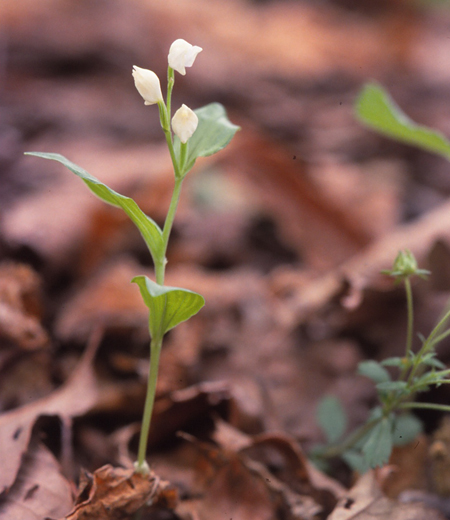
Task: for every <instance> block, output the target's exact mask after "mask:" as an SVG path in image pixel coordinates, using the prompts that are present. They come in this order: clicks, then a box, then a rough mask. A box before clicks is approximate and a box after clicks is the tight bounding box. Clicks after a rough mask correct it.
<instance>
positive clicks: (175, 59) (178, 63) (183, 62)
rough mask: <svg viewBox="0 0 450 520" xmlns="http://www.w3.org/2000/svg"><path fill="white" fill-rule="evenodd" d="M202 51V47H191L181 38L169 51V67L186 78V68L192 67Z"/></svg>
mask: <svg viewBox="0 0 450 520" xmlns="http://www.w3.org/2000/svg"><path fill="white" fill-rule="evenodd" d="M202 50H203V49H202V48H201V47H198V46H197V45H191V44H190V43H188V42H187V41H186V40H183V39H181V38H180V39H178V40H175V41H174V42H173V43H172V45H171V46H170V49H169V67H171V68H172V69H174V70H176V71H177V72H179V73H180V74H181V75H182V76H184V75H185V74H186V69H185V67H192V65H193V64H194V61H195V58H196V57H197V54H198V53H199V52H201V51H202Z"/></svg>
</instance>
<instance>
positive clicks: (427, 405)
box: [399, 403, 450, 412]
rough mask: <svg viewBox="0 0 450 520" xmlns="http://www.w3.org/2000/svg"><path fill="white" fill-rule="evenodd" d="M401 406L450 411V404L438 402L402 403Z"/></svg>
mask: <svg viewBox="0 0 450 520" xmlns="http://www.w3.org/2000/svg"><path fill="white" fill-rule="evenodd" d="M399 408H423V409H428V410H439V411H441V412H450V406H449V405H447V404H436V403H402V404H400V405H399Z"/></svg>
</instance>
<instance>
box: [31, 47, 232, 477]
mask: <svg viewBox="0 0 450 520" xmlns="http://www.w3.org/2000/svg"><path fill="white" fill-rule="evenodd" d="M201 50H202V49H201V48H200V47H197V46H194V45H191V44H189V43H188V42H186V41H185V40H182V39H178V40H175V41H174V42H173V43H172V45H171V47H170V51H169V55H168V71H167V95H166V100H165V101H164V98H163V95H162V92H161V85H160V81H159V78H158V76H157V75H156V74H155V73H154V72H153V71H151V70H148V69H141V68H139V67H136V66H135V67H133V73H132V74H133V77H134V81H135V86H136V88H137V90H138V92H139V93H140V94H141V96H142V97H143V98H144V104H145V105H154V104H156V105H158V109H159V118H160V122H161V127H162V130H163V132H164V135H165V138H166V142H167V146H168V149H169V153H170V157H171V159H172V165H173V169H174V189H173V193H172V199H171V202H170V205H169V209H168V212H167V216H166V219H165V222H164V226H163V228H162V229H161V228H160V227H159V226H158V224H157V223H156V222H155V221H154V220H152V219H151V218H150V217H149V216H147V215H146V214H145V213H144V212H143V211H142V210H141V209H140V208H139V206H138V205H137V204H136V202H135V201H134V200H133V199H131V198H129V197H125V196H124V195H121V194H120V193H117V192H116V191H114V190H112V189H111V188H109V187H108V186H106V184H104V183H102V182H101V181H99V180H98V179H96V178H95V177H93V176H92V175H90V174H89V173H88V172H87V171H85V170H83V169H82V168H80V167H79V166H77V165H76V164H74V163H72V162H71V161H69V160H67V159H66V158H65V157H63V156H62V155H59V154H54V153H41V152H28V153H27V154H26V155H34V156H37V157H42V158H44V159H50V160H54V161H58V162H60V163H61V164H63V165H64V166H66V167H67V168H68V169H69V170H70V171H72V172H73V173H74V174H75V175H77V176H78V177H80V178H81V179H82V180H83V181H84V182H85V184H86V185H87V187H88V188H89V189H90V190H91V191H92V192H93V193H94V194H95V195H97V197H99V198H100V199H102V200H103V201H104V202H107V203H108V204H111V205H113V206H116V207H118V208H122V209H123V211H125V213H126V214H127V215H128V216H129V217H130V219H131V220H132V221H133V223H134V224H135V225H136V227H137V228H138V229H139V231H140V233H141V235H142V237H143V239H144V241H145V243H146V245H147V247H148V249H149V252H150V255H151V257H152V260H153V264H154V268H155V281H153V280H151V279H150V278H148V277H147V276H136V277H135V278H133V280H132V282H134V283H136V284H137V285H138V286H139V289H140V292H141V295H142V298H143V300H144V302H145V304H146V306H147V307H148V308H149V311H150V312H149V332H150V337H151V341H150V365H149V375H148V386H147V395H146V401H145V406H144V414H143V418H142V426H141V434H140V440H139V449H138V459H137V461H136V463H135V468H136V471H138V472H140V473H144V474H146V473H148V471H149V467H148V464H147V462H146V460H145V458H146V451H147V442H148V434H149V430H150V422H151V416H152V411H153V404H154V401H155V392H156V383H157V378H158V368H159V357H160V353H161V348H162V342H163V337H164V335H165V333H166V332H168V331H169V330H170V329H172V328H174V327H175V326H176V325H178V324H179V323H181V322H183V321H186V320H188V319H189V318H190V317H192V316H193V315H194V314H196V313H197V312H198V311H199V310H200V309H201V308H202V307H203V305H204V303H205V301H204V299H203V297H202V296H201V295H199V294H197V293H195V292H192V291H189V290H187V289H182V288H179V287H169V286H166V285H164V277H165V269H166V263H167V260H166V251H167V245H168V242H169V236H170V232H171V229H172V224H173V221H174V218H175V213H176V210H177V206H178V201H179V198H180V193H181V187H182V184H183V181H184V179H185V177H186V174H187V173H188V172H189V171H190V170H191V168H192V167H193V166H194V163H195V161H196V159H197V158H198V157H206V156H209V155H212V154H214V153H216V152H218V151H219V150H221V149H223V148H224V147H225V146H226V145H227V144H228V143H229V142H230V140H231V139H232V137H233V136H234V134H235V133H236V131H237V130H239V127H238V126H236V125H233V124H232V123H231V122H230V121H229V120H228V118H227V116H226V112H225V109H224V107H223V106H222V105H220V104H219V103H212V104H209V105H207V106H204V107H203V108H200V109H198V110H196V111H195V112H194V111H193V110H191V109H190V108H189V107H187V106H186V105H182V106H181V108H179V109H178V110H177V111H176V112H175V114H174V116H173V117H172V115H171V99H172V90H173V87H174V83H175V71H177V72H178V73H180V74H181V75H183V76H184V75H185V74H186V67H191V66H192V65H193V63H194V61H195V59H196V57H197V55H198V53H199V52H200V51H201Z"/></svg>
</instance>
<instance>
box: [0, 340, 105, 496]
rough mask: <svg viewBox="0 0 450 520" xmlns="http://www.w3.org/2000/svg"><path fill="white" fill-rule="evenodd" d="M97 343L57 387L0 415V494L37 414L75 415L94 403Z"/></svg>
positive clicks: (12, 473)
mask: <svg viewBox="0 0 450 520" xmlns="http://www.w3.org/2000/svg"><path fill="white" fill-rule="evenodd" d="M97 344H98V343H97V342H96V341H92V342H91V344H90V345H89V348H88V349H87V351H86V353H85V354H84V356H83V358H82V360H81V361H80V363H79V365H78V366H77V368H76V370H75V372H74V373H73V375H72V377H71V378H70V379H69V380H68V381H67V382H66V383H65V384H64V385H63V386H62V387H61V388H59V389H57V390H55V391H54V392H53V393H52V394H50V395H49V396H47V397H45V398H43V399H39V400H37V401H34V402H33V403H31V404H29V405H27V406H22V407H21V408H17V409H15V410H11V411H9V412H6V413H4V414H3V415H1V416H0V468H1V472H0V495H2V494H3V493H4V492H5V491H7V490H8V489H9V488H10V487H11V486H12V484H13V482H14V481H15V479H16V476H17V473H18V471H19V468H20V466H21V460H22V456H23V454H24V453H25V452H26V451H27V448H28V444H29V442H30V437H31V432H32V429H33V426H34V424H35V423H36V421H37V419H38V418H39V417H40V416H43V415H46V416H53V415H56V416H59V417H62V418H71V417H77V416H80V415H83V414H84V413H86V412H87V411H88V410H89V409H91V408H92V407H93V406H94V404H95V403H96V401H97V397H98V393H99V392H98V388H97V382H96V377H95V374H94V370H93V367H92V360H93V356H94V354H95V351H96V348H97Z"/></svg>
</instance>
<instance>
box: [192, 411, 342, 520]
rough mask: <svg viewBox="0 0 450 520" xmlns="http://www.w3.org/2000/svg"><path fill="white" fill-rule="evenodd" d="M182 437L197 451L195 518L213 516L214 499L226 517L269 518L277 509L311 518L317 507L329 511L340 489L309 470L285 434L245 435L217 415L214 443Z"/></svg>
mask: <svg viewBox="0 0 450 520" xmlns="http://www.w3.org/2000/svg"><path fill="white" fill-rule="evenodd" d="M183 437H184V438H186V439H187V440H189V441H190V442H193V443H194V445H195V446H196V447H197V448H198V449H199V450H200V452H201V453H202V454H203V458H202V457H201V458H200V459H199V461H198V462H197V472H198V479H199V482H200V481H201V482H203V486H204V488H205V491H204V495H205V498H204V499H203V500H201V501H199V502H198V504H197V508H198V517H199V518H200V519H203V518H207V517H208V516H209V517H213V516H214V515H215V514H216V513H217V510H218V509H217V507H218V506H217V504H220V506H219V507H220V510H221V511H224V512H225V516H226V515H228V516H229V517H230V518H231V517H232V518H240V519H243V520H246V519H247V518H275V517H276V516H277V514H279V513H280V511H283V514H284V515H285V517H286V518H288V519H292V520H294V519H302V520H305V519H312V518H316V516H315V515H316V514H317V513H318V512H319V511H322V512H323V511H331V509H332V508H333V507H334V505H335V504H336V500H337V498H338V497H340V496H342V495H343V494H344V489H343V488H342V487H341V486H340V485H339V484H338V483H337V482H334V481H332V480H331V479H329V478H328V477H326V476H325V475H323V476H322V475H321V474H320V472H318V471H317V470H313V469H312V467H311V466H310V464H309V463H308V462H307V460H306V458H305V457H304V455H303V453H302V452H301V449H300V447H299V446H298V443H297V442H295V441H294V440H293V439H290V438H289V437H287V436H284V435H281V434H267V435H258V436H255V437H250V436H248V435H245V434H243V433H242V432H240V431H238V430H236V429H235V428H233V427H232V426H230V425H229V424H227V423H225V422H223V421H220V420H217V421H216V431H215V433H214V440H215V441H216V442H217V443H218V445H219V448H217V447H213V446H212V445H210V444H208V443H202V442H199V441H197V440H195V439H193V438H192V437H191V436H188V435H185V434H183ZM271 467H275V468H277V469H276V470H275V471H274V470H269V468H271ZM191 507H193V506H192V505H191ZM255 511H256V512H255ZM252 513H253V516H252Z"/></svg>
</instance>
